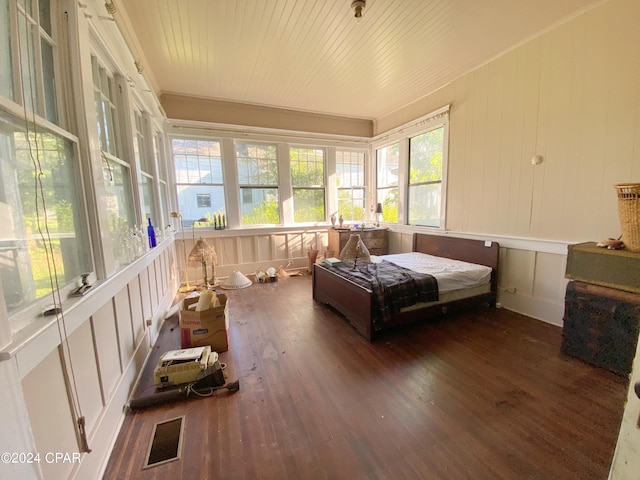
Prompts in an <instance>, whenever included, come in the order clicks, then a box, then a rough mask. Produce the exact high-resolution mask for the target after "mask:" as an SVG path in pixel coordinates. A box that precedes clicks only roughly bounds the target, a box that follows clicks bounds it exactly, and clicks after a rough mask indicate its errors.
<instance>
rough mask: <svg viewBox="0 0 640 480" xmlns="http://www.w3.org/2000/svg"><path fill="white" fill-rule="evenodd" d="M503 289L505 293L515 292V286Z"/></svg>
mask: <svg viewBox="0 0 640 480" xmlns="http://www.w3.org/2000/svg"><path fill="white" fill-rule="evenodd" d="M504 291H505V292H507V293H516V287H504Z"/></svg>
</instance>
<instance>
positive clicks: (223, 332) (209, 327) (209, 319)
mask: <svg viewBox="0 0 640 480" xmlns="http://www.w3.org/2000/svg"><path fill="white" fill-rule="evenodd" d="M217 297H218V300H220V306H219V307H214V308H210V309H208V310H204V311H202V312H196V311H195V310H189V309H188V307H189V305H192V304H194V303H198V297H193V298H185V299H184V301H183V304H182V308H181V309H180V345H181V347H182V348H191V347H204V346H205V345H211V350H213V351H214V352H225V351H227V350H228V349H229V314H228V309H229V302H228V301H227V296H226V295H225V294H223V293H221V294H218V296H217Z"/></svg>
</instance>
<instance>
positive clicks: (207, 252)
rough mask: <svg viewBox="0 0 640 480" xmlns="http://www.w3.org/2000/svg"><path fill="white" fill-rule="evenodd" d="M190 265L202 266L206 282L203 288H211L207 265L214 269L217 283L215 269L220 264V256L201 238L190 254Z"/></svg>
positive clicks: (203, 283) (204, 281)
mask: <svg viewBox="0 0 640 480" xmlns="http://www.w3.org/2000/svg"><path fill="white" fill-rule="evenodd" d="M188 261H189V265H192V266H193V265H198V264H201V265H202V270H203V273H204V280H203V282H202V285H203V287H209V277H208V276H207V264H209V265H211V266H212V269H213V281H214V283H215V276H216V275H215V267H214V265H215V264H216V263H217V262H218V255H216V251H215V250H214V248H213V247H212V246H211V245H209V244H208V243H207V241H206V240H204V239H202V238H200V239H198V241H197V242H196V244H195V245H194V246H193V248H192V249H191V253H190V254H189V260H188Z"/></svg>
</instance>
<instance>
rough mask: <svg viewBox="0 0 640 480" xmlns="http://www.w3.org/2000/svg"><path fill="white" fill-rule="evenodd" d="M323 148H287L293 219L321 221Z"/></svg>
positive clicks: (322, 217) (323, 216)
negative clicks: (291, 187)
mask: <svg viewBox="0 0 640 480" xmlns="http://www.w3.org/2000/svg"><path fill="white" fill-rule="evenodd" d="M324 157H325V155H324V149H322V148H302V147H292V148H290V149H289V161H290V170H291V185H292V186H293V221H294V222H296V223H301V222H322V221H324V220H325V219H326V213H325V209H324V198H325V194H324Z"/></svg>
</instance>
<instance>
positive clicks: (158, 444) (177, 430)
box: [143, 416, 184, 468]
mask: <svg viewBox="0 0 640 480" xmlns="http://www.w3.org/2000/svg"><path fill="white" fill-rule="evenodd" d="M183 420H184V416H182V417H178V418H174V419H171V420H167V421H165V422H159V423H156V424H155V425H154V427H153V433H152V434H151V442H150V443H149V452H148V454H147V462H146V463H145V465H144V467H143V468H149V467H156V466H158V465H162V464H164V463H167V462H172V461H174V460H178V459H179V458H180V450H181V447H182V434H183V431H184V428H183V424H184V422H183Z"/></svg>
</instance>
